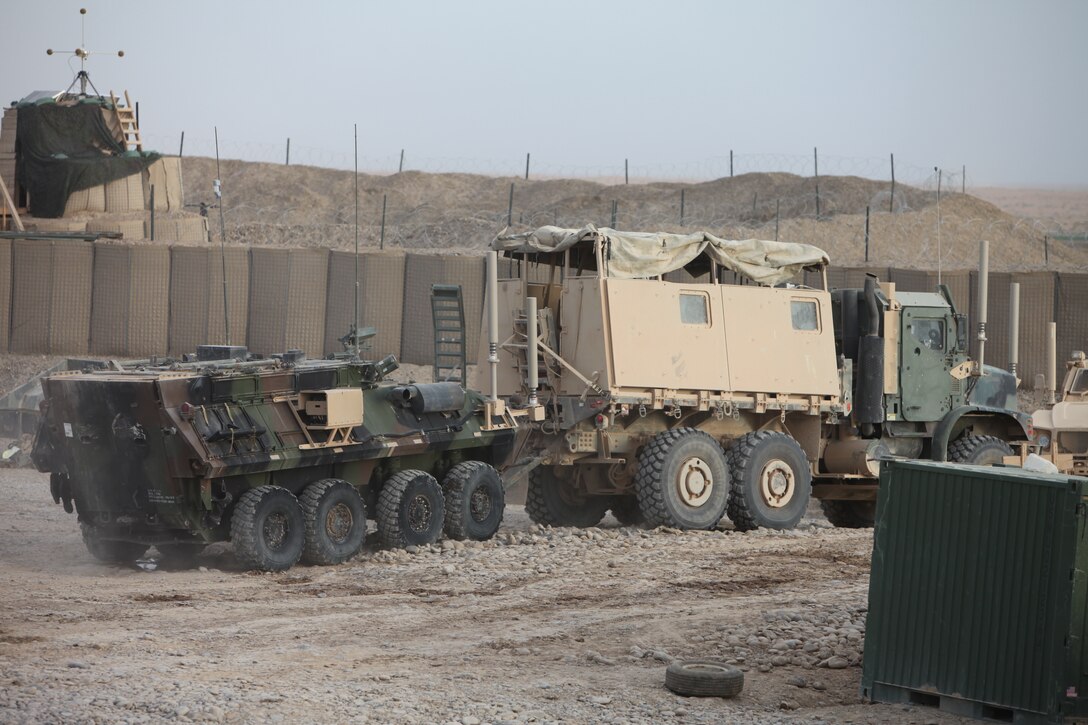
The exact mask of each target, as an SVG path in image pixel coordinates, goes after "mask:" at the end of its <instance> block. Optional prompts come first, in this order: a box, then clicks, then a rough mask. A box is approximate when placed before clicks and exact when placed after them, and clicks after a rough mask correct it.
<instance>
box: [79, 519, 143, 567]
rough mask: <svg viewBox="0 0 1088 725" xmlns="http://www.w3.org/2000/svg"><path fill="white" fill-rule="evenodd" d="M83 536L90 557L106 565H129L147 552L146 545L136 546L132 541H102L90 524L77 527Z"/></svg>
mask: <svg viewBox="0 0 1088 725" xmlns="http://www.w3.org/2000/svg"><path fill="white" fill-rule="evenodd" d="M79 530H80V533H81V534H83V544H84V546H86V547H87V551H89V552H91V556H93V557H94V558H96V559H98V560H99V561H101V562H105V563H107V564H131V563H132V562H134V561H136V560H137V559H139V558H140V557H141V556H143V555H144V553H145V552H146V551H147V549H148V546H147V544H138V543H136V542H134V541H115V540H113V539H103V538H101V537H100V536H99V534H98V530H97V529H96V528H95V527H94V526H93V525H91V524H83V523H81V524H80V525H79Z"/></svg>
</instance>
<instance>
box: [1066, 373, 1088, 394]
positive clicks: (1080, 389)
mask: <svg viewBox="0 0 1088 725" xmlns="http://www.w3.org/2000/svg"><path fill="white" fill-rule="evenodd" d="M1069 392H1070V393H1072V394H1073V395H1084V394H1085V393H1088V368H1081V369H1080V370H1078V371H1077V375H1076V377H1075V378H1073V383H1072V385H1070V386H1069Z"/></svg>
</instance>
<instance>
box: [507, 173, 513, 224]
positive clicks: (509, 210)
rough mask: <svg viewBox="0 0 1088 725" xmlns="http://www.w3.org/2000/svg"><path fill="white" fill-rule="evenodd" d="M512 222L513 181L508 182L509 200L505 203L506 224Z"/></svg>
mask: <svg viewBox="0 0 1088 725" xmlns="http://www.w3.org/2000/svg"><path fill="white" fill-rule="evenodd" d="M513 222H514V182H512V181H511V182H510V201H509V202H507V204H506V226H510V225H511V224H513Z"/></svg>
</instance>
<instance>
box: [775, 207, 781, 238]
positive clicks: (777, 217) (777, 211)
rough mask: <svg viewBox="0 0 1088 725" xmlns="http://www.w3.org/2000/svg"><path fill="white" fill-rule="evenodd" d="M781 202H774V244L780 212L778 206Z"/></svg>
mask: <svg viewBox="0 0 1088 725" xmlns="http://www.w3.org/2000/svg"><path fill="white" fill-rule="evenodd" d="M781 202H782V200H781V199H775V200H774V240H775V241H776V242H777V241H778V220H779V211H780V208H779V205H780V204H781Z"/></svg>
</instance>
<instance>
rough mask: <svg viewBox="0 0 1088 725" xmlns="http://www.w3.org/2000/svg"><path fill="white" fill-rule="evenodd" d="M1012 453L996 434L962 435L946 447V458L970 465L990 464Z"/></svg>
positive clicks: (998, 461)
mask: <svg viewBox="0 0 1088 725" xmlns="http://www.w3.org/2000/svg"><path fill="white" fill-rule="evenodd" d="M1011 455H1012V448H1011V447H1010V446H1009V444H1008V443H1006V442H1005V441H1003V440H1001V439H1000V438H998V437H997V436H976V435H971V434H967V435H962V436H960V437H959V438H957V439H956V440H954V441H953V442H952V445H950V446H949V447H948V460H949V461H950V462H952V463H968V464H970V465H972V466H992V465H994V464H995V463H1001V462H1002V459H1003V458H1004V457H1005V456H1011Z"/></svg>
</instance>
